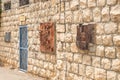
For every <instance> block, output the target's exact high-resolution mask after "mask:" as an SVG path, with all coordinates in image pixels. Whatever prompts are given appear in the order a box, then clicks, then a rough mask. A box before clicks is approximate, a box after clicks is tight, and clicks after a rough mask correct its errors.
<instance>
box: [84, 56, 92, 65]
mask: <svg viewBox="0 0 120 80" xmlns="http://www.w3.org/2000/svg"><path fill="white" fill-rule="evenodd" d="M91 63H92V58H91V56H89V55H84V56H83V64H86V65H91Z"/></svg>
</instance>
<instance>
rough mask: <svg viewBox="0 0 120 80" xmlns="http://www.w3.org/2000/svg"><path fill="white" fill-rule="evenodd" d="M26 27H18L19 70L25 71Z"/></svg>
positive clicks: (26, 51) (26, 55)
mask: <svg viewBox="0 0 120 80" xmlns="http://www.w3.org/2000/svg"><path fill="white" fill-rule="evenodd" d="M27 32H28V31H27V27H26V26H21V27H20V70H23V71H27V63H28V62H27V58H28V35H27Z"/></svg>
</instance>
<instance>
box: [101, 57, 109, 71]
mask: <svg viewBox="0 0 120 80" xmlns="http://www.w3.org/2000/svg"><path fill="white" fill-rule="evenodd" d="M101 66H102V67H103V68H104V69H110V67H111V61H110V60H109V59H107V58H103V59H102V61H101Z"/></svg>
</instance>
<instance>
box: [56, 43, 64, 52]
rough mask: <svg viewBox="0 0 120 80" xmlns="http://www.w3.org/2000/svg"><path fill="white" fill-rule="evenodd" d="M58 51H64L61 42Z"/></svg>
mask: <svg viewBox="0 0 120 80" xmlns="http://www.w3.org/2000/svg"><path fill="white" fill-rule="evenodd" d="M57 50H58V51H62V50H63V46H62V43H61V42H58V44H57Z"/></svg>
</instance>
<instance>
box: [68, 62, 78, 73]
mask: <svg viewBox="0 0 120 80" xmlns="http://www.w3.org/2000/svg"><path fill="white" fill-rule="evenodd" d="M70 70H71V72H72V73H78V64H76V63H71V66H70Z"/></svg>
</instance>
